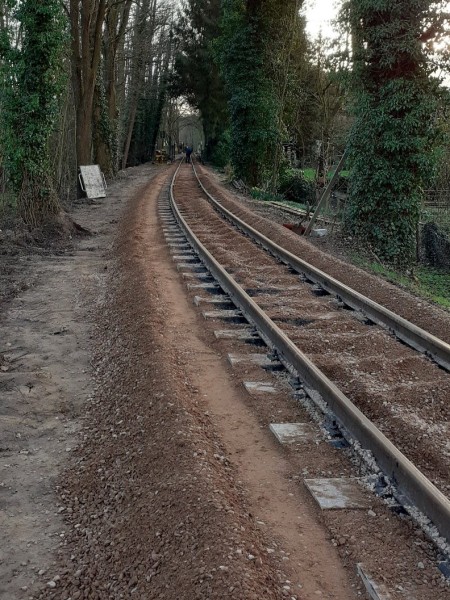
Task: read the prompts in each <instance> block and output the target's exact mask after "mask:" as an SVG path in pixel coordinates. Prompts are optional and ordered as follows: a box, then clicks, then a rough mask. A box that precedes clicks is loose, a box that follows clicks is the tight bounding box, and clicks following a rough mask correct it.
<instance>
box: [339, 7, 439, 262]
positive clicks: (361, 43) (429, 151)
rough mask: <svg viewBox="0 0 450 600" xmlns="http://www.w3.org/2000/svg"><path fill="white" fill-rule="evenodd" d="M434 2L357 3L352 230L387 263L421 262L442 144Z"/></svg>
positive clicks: (353, 16)
mask: <svg viewBox="0 0 450 600" xmlns="http://www.w3.org/2000/svg"><path fill="white" fill-rule="evenodd" d="M434 7H435V3H434V2H432V1H431V0H350V1H349V2H348V3H347V5H346V10H347V11H348V12H347V14H349V15H350V18H351V28H352V37H353V64H354V66H353V74H354V77H353V80H352V85H353V90H352V92H353V94H354V117H355V122H354V126H353V130H352V132H351V136H350V141H349V150H350V155H349V163H350V168H351V180H350V207H349V211H348V215H347V227H348V230H349V231H350V232H351V233H352V234H354V235H356V236H358V237H359V238H361V239H363V240H365V241H366V242H367V243H368V244H369V245H370V246H371V248H372V249H373V251H374V252H375V253H376V254H377V256H378V257H379V258H380V259H382V260H385V261H388V262H390V263H394V264H396V265H397V266H399V267H407V266H409V265H411V264H412V263H413V262H414V259H415V241H416V231H417V226H418V221H419V209H420V204H421V201H422V197H423V190H424V188H425V187H426V186H427V185H428V183H429V181H430V177H432V175H433V171H434V164H435V154H436V153H435V148H436V141H437V139H438V131H437V129H436V111H437V98H438V80H437V79H436V78H434V77H432V75H431V66H430V63H429V61H428V59H427V47H426V42H430V40H431V39H432V38H433V37H434V36H435V35H437V34H438V33H439V30H440V25H439V20H440V15H439V13H438V12H436V9H435V8H434Z"/></svg>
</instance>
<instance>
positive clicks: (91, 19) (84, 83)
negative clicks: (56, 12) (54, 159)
mask: <svg viewBox="0 0 450 600" xmlns="http://www.w3.org/2000/svg"><path fill="white" fill-rule="evenodd" d="M105 13H106V0H94V1H91V0H82V1H81V7H80V3H79V1H78V0H70V4H69V15H70V28H71V34H72V52H71V62H72V85H73V91H74V96H75V105H76V119H77V124H76V129H77V133H76V151H77V164H78V166H80V165H88V164H90V163H91V161H92V131H93V130H92V119H93V108H94V93H95V82H96V78H97V73H98V68H99V64H100V56H101V52H100V51H101V41H102V27H103V22H104V18H105Z"/></svg>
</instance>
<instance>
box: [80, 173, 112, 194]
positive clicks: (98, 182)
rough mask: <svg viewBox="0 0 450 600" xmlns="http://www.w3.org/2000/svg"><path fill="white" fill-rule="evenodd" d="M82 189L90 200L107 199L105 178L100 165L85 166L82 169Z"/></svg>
mask: <svg viewBox="0 0 450 600" xmlns="http://www.w3.org/2000/svg"><path fill="white" fill-rule="evenodd" d="M78 178H79V180H80V185H81V189H82V190H83V192H84V193H85V194H86V196H87V197H88V198H90V199H93V198H105V197H106V187H107V186H106V181H105V176H104V175H103V173H102V172H101V171H100V167H99V165H84V166H82V167H80V174H79V175H78Z"/></svg>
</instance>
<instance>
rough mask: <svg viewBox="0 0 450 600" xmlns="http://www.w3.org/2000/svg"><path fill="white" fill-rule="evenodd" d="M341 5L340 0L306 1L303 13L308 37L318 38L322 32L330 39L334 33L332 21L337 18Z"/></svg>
mask: <svg viewBox="0 0 450 600" xmlns="http://www.w3.org/2000/svg"><path fill="white" fill-rule="evenodd" d="M340 5H341V1H340V0H306V2H305V8H304V9H303V13H304V14H305V16H306V21H307V23H306V31H307V33H308V35H310V36H311V37H317V36H318V35H319V32H320V30H322V34H323V35H324V36H325V37H330V35H331V34H332V31H333V28H332V26H331V21H332V20H333V19H334V18H335V17H336V16H337V13H338V10H339V7H340Z"/></svg>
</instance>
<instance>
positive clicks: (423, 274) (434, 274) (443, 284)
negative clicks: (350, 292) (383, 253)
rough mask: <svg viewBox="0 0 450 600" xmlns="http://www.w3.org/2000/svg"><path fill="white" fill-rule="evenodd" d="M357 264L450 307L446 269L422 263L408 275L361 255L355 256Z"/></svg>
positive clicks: (448, 278)
mask: <svg viewBox="0 0 450 600" xmlns="http://www.w3.org/2000/svg"><path fill="white" fill-rule="evenodd" d="M353 260H354V262H355V264H357V265H358V266H361V267H363V268H365V269H367V270H368V271H371V272H372V273H375V274H376V275H380V276H381V277H384V279H387V280H388V281H390V282H392V283H395V284H397V285H400V286H401V287H404V288H406V289H407V290H409V291H411V292H413V293H414V294H416V295H417V296H420V297H421V298H424V299H426V300H431V301H433V302H435V303H436V304H438V305H439V306H441V307H443V308H446V309H447V310H449V309H450V276H449V273H448V271H447V270H445V269H436V268H433V267H426V266H423V265H420V266H418V267H416V269H415V271H414V276H412V277H408V276H407V275H405V274H404V273H399V272H397V271H394V270H393V269H389V268H388V267H385V266H383V265H380V263H377V262H370V261H368V260H366V259H364V258H362V257H361V256H355V255H354V256H353Z"/></svg>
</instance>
